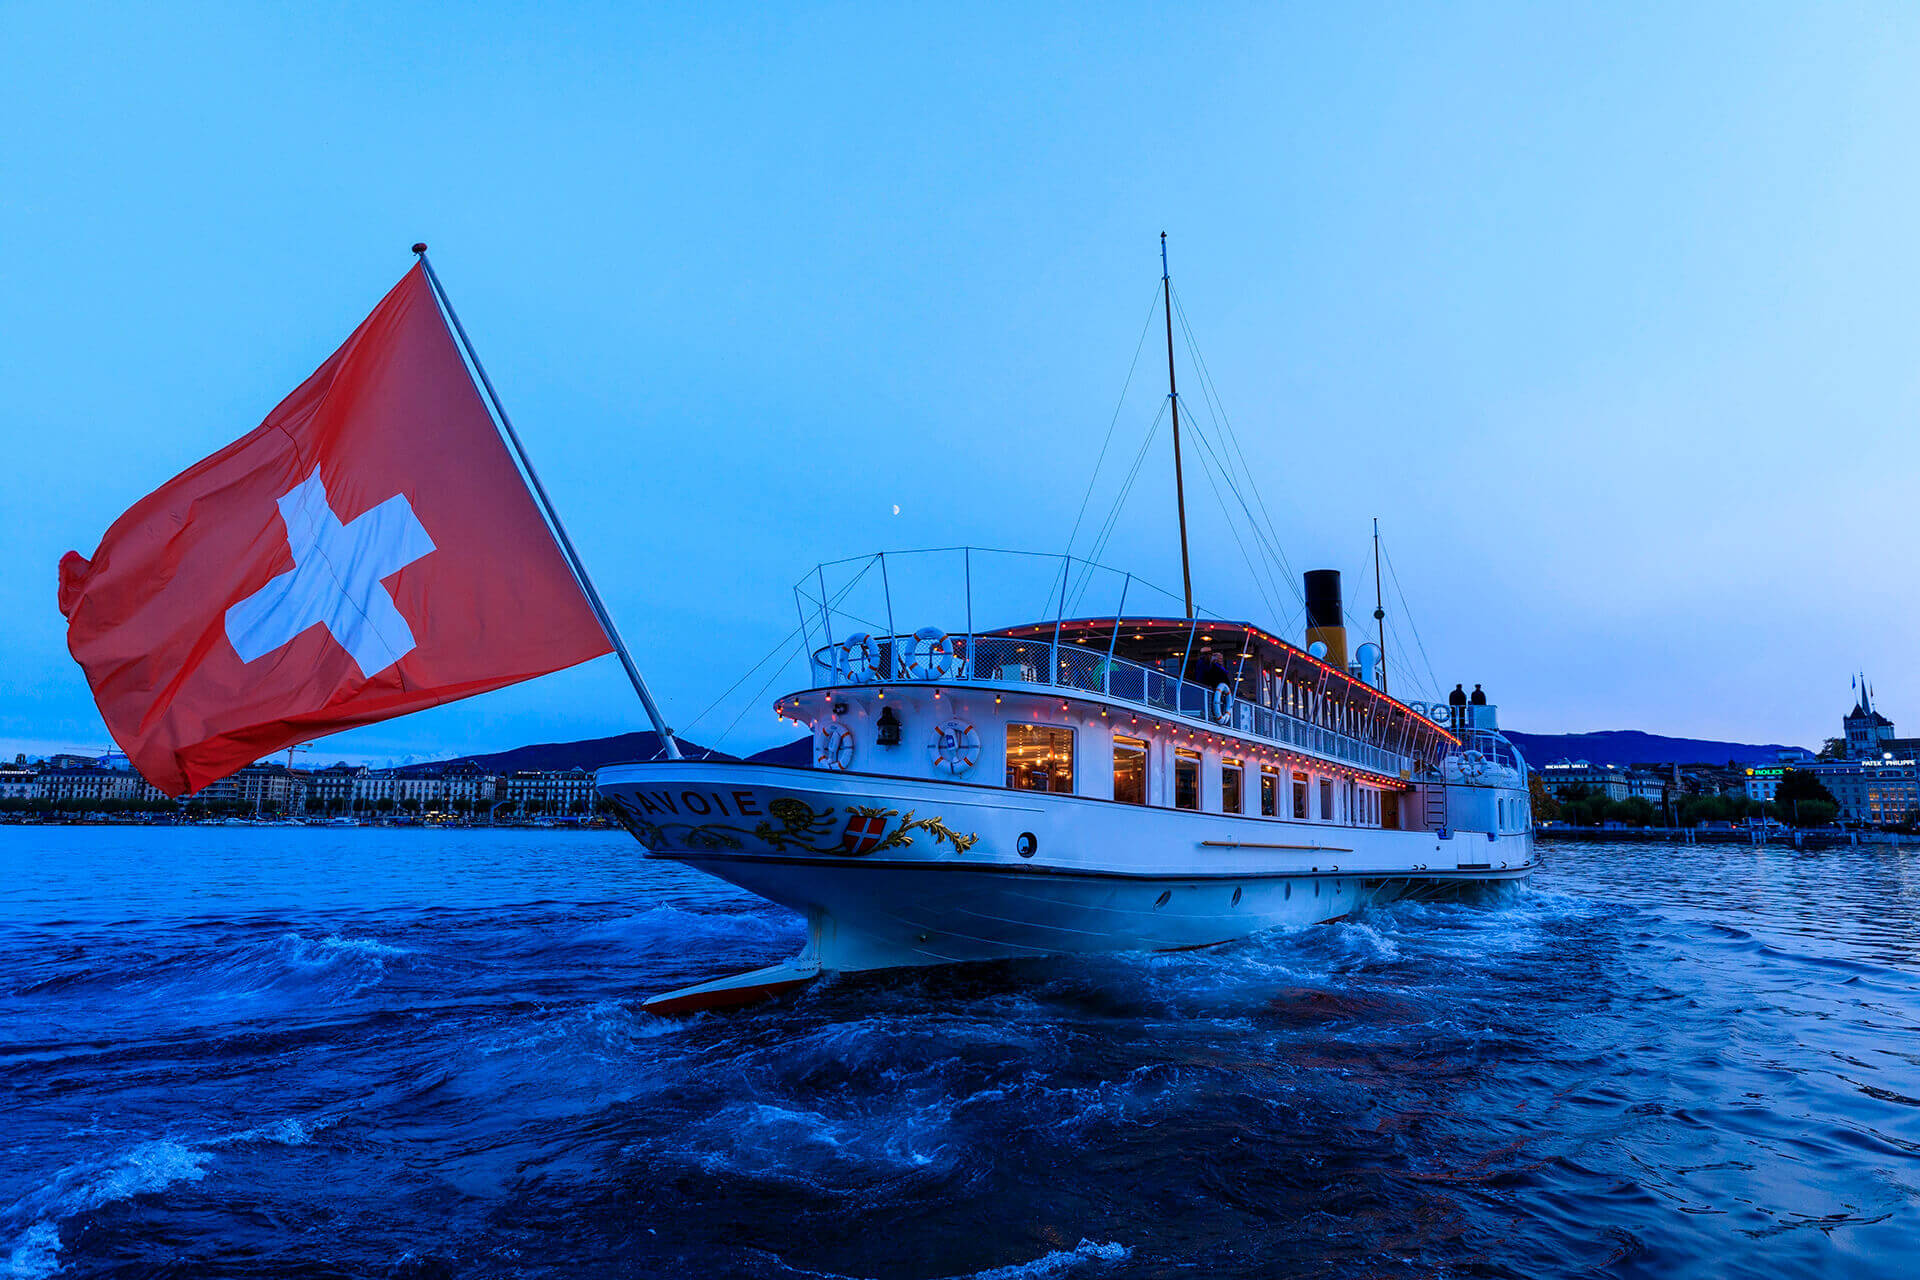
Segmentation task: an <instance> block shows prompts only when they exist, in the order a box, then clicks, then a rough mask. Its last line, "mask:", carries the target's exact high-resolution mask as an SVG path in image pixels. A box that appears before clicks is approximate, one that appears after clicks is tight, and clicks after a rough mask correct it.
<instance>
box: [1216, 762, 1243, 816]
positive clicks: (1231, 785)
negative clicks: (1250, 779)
mask: <svg viewBox="0 0 1920 1280" xmlns="http://www.w3.org/2000/svg"><path fill="white" fill-rule="evenodd" d="M1245 776H1246V771H1245V769H1243V768H1242V767H1241V764H1240V762H1239V761H1238V760H1222V761H1221V762H1220V812H1222V813H1241V812H1243V811H1244V806H1243V805H1242V803H1241V795H1240V786H1241V779H1242V778H1243V777H1245Z"/></svg>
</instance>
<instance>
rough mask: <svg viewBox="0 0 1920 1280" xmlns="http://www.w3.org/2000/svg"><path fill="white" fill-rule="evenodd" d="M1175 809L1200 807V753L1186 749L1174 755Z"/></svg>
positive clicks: (1183, 748)
mask: <svg viewBox="0 0 1920 1280" xmlns="http://www.w3.org/2000/svg"><path fill="white" fill-rule="evenodd" d="M1173 807H1174V808H1176V809H1198V808H1199V807H1200V753H1199V752H1198V751H1189V750H1187V749H1186V748H1185V747H1182V748H1180V749H1179V750H1178V751H1175V752H1174V753H1173Z"/></svg>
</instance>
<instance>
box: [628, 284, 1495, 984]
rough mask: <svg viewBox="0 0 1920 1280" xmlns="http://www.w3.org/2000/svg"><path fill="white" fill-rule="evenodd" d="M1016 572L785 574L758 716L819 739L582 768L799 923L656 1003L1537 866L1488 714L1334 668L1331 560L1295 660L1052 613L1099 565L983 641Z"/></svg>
mask: <svg viewBox="0 0 1920 1280" xmlns="http://www.w3.org/2000/svg"><path fill="white" fill-rule="evenodd" d="M1162 280H1163V282H1165V281H1166V275H1165V272H1164V270H1163V273H1162ZM1167 293H1168V305H1167V309H1168V334H1169V343H1168V357H1169V380H1170V391H1171V378H1172V341H1171V335H1172V315H1171V313H1172V305H1171V286H1170V284H1168V285H1167ZM1170 401H1171V404H1172V407H1173V409H1174V413H1175V415H1176V416H1175V455H1174V456H1175V466H1176V471H1175V474H1176V483H1177V480H1178V465H1179V463H1178V459H1179V444H1178V439H1179V437H1178V430H1179V426H1178V417H1177V415H1178V411H1179V399H1178V395H1177V392H1172V393H1171V394H1170ZM1182 505H1183V510H1182V523H1181V551H1182V563H1183V569H1184V568H1185V563H1186V550H1187V547H1186V534H1185V520H1184V504H1182ZM1007 558H1009V553H987V552H980V551H973V550H948V551H943V552H921V553H905V554H902V553H885V554H880V555H876V556H873V557H868V558H865V559H864V560H861V561H855V562H840V563H838V564H836V565H832V566H824V565H823V566H821V567H820V568H818V569H817V570H815V571H814V572H812V573H810V574H809V575H808V576H807V578H805V579H803V580H802V584H801V585H800V586H797V587H796V598H797V600H798V601H799V603H800V606H801V616H802V633H803V635H804V636H805V637H806V640H805V643H806V647H807V649H808V651H809V661H810V664H811V674H810V678H809V680H808V682H807V684H806V687H804V688H802V689H799V690H797V691H794V692H790V693H787V694H785V695H783V696H781V697H780V698H779V699H778V701H777V702H776V704H775V708H776V710H777V711H778V713H779V714H780V715H781V716H782V717H783V718H784V719H785V720H787V721H791V722H793V723H794V724H796V725H800V726H804V727H806V728H807V729H808V730H809V731H810V733H811V735H812V752H811V761H810V762H809V763H807V764H794V765H780V764H768V763H751V762H745V763H743V762H734V761H722V760H681V759H668V760H662V761H656V762H649V763H641V764H624V765H614V766H609V767H607V768H603V769H601V770H600V771H599V774H598V776H597V786H598V789H599V792H600V794H601V795H602V796H604V797H605V798H606V799H607V800H608V801H609V803H610V804H611V806H612V807H613V809H614V811H615V812H616V813H617V814H618V815H619V817H620V820H621V821H622V822H623V823H624V824H625V825H626V826H627V828H628V829H629V830H630V831H631V832H632V833H633V835H634V836H635V837H636V838H637V839H638V840H639V841H640V843H641V844H642V845H643V846H645V848H646V851H647V856H649V857H653V858H665V859H671V860H674V861H678V862H681V863H684V864H685V865H687V866H690V867H693V868H695V869H697V870H700V871H704V872H707V873H709V874H711V875H715V876H718V877H720V878H721V879H724V880H728V881H731V882H732V883H734V884H737V885H740V886H741V887H743V888H745V889H748V890H750V891H752V892H753V893H756V894H759V895H760V896H762V897H765V898H768V899H771V900H772V901H774V902H778V903H781V904H783V905H786V906H789V907H791V908H793V909H794V910H796V911H799V912H801V913H803V914H804V915H805V917H806V921H807V941H806V944H805V946H804V948H803V950H802V952H801V954H800V955H799V956H797V957H795V958H794V959H793V960H791V961H789V962H786V963H784V964H778V965H774V966H771V967H769V968H766V969H762V970H756V971H755V972H753V973H749V974H741V975H737V976H734V977H728V978H722V979H719V980H716V981H714V982H709V983H703V984H700V985H698V986H694V987H688V988H685V989H683V990H680V991H676V992H671V993H668V994H666V995H663V996H658V997H655V998H654V999H653V1000H651V1001H649V1002H648V1007H649V1008H652V1009H655V1010H656V1011H659V1012H663V1013H673V1012H683V1011H688V1010H693V1009H699V1008H706V1007H714V1006H719V1005H725V1004H731V1003H739V1002H744V1001H746V1000H750V999H754V998H758V997H761V996H764V995H767V994H769V993H772V992H776V991H779V990H783V989H786V988H790V987H792V986H795V985H798V984H801V983H805V982H807V981H810V980H811V979H813V978H814V977H816V976H818V975H819V974H820V973H821V972H823V971H852V970H864V969H882V968H891V967H895V966H908V965H933V964H949V963H955V962H960V961H974V960H990V959H1005V958H1011V957H1024V956H1045V955H1057V954H1061V953H1072V952H1092V951H1168V950H1178V949H1182V948H1189V947H1204V946H1208V945H1211V944H1215V943H1221V942H1226V941H1230V940H1232V939H1236V938H1241V937H1244V936H1246V935H1248V934H1252V933H1256V932H1258V931H1260V930H1264V929H1274V928H1283V927H1288V926H1298V925H1306V924H1312V923H1317V922H1321V921H1329V920H1337V919H1339V918H1341V917H1343V916H1347V915H1350V914H1352V913H1353V912H1354V911H1356V910H1358V909H1359V908H1361V907H1363V906H1366V905H1368V904H1377V903H1382V902H1387V901H1391V900H1394V899H1397V898H1402V897H1407V896H1410V895H1434V894H1441V893H1454V892H1458V891H1459V890H1460V889H1462V888H1463V887H1465V886H1477V885H1485V884H1489V883H1498V882H1510V881H1517V880H1522V879H1524V878H1526V877H1527V876H1528V874H1529V872H1530V870H1531V867H1532V865H1533V847H1532V818H1531V814H1530V813H1529V811H1528V810H1529V806H1528V788H1527V767H1526V764H1525V761H1524V760H1523V759H1522V758H1521V757H1520V755H1519V753H1518V752H1517V751H1516V750H1515V749H1514V748H1513V747H1512V745H1511V744H1510V743H1508V741H1507V740H1506V739H1505V738H1504V737H1502V736H1501V734H1500V732H1499V728H1498V724H1497V716H1496V712H1495V709H1494V708H1493V707H1492V706H1466V707H1455V706H1451V705H1426V704H1423V703H1420V702H1403V701H1400V700H1398V699H1396V698H1394V697H1393V696H1391V695H1390V694H1389V693H1388V692H1387V689H1386V687H1385V685H1386V671H1385V668H1384V665H1383V661H1382V659H1383V654H1382V652H1381V648H1380V646H1379V645H1376V644H1373V643H1366V644H1362V645H1360V646H1359V647H1358V648H1357V649H1356V651H1355V652H1354V653H1353V654H1352V655H1351V657H1350V656H1349V653H1348V645H1347V629H1346V625H1345V611H1344V608H1343V604H1342V600H1341V584H1340V575H1339V574H1338V573H1337V572H1334V571H1332V570H1317V571H1314V572H1310V573H1308V574H1307V575H1305V582H1304V584H1303V585H1304V590H1303V593H1302V594H1303V598H1304V603H1305V623H1306V626H1305V630H1304V634H1303V635H1302V636H1301V639H1300V642H1299V643H1293V642H1290V641H1288V640H1286V639H1284V638H1283V637H1281V636H1280V635H1277V634H1275V633H1274V632H1273V631H1270V630H1267V629H1265V628H1263V627H1260V626H1258V625H1255V624H1253V623H1251V622H1244V621H1232V620H1228V619H1226V618H1220V617H1206V616H1201V615H1200V614H1198V613H1196V611H1195V610H1194V609H1193V607H1192V603H1191V601H1192V594H1191V587H1190V585H1189V587H1188V590H1187V591H1186V593H1185V595H1184V597H1183V599H1184V608H1183V609H1182V611H1181V613H1180V614H1179V615H1178V616H1167V614H1158V615H1155V614H1143V613H1139V612H1134V613H1129V612H1128V611H1127V607H1126V605H1127V597H1128V595H1129V593H1130V592H1136V591H1138V590H1139V589H1140V587H1141V584H1140V582H1139V580H1138V579H1135V578H1132V577H1130V576H1129V577H1125V578H1124V579H1122V580H1121V584H1120V592H1119V600H1118V603H1117V605H1116V607H1115V608H1113V609H1112V610H1110V611H1106V612H1101V613H1098V614H1094V615H1092V616H1088V615H1086V614H1085V613H1084V612H1083V611H1081V610H1080V609H1079V608H1077V607H1076V608H1073V609H1070V608H1069V604H1070V603H1072V604H1074V605H1076V606H1077V605H1078V604H1079V602H1081V601H1082V600H1084V599H1085V598H1086V593H1087V590H1088V584H1089V583H1090V582H1092V581H1094V580H1095V579H1096V578H1097V577H1099V576H1100V575H1103V574H1105V572H1106V571H1099V570H1095V569H1094V568H1093V567H1092V566H1090V565H1088V564H1087V563H1086V562H1085V561H1079V560H1075V559H1073V558H1071V557H1067V556H1055V557H1050V558H1044V557H1043V558H1038V559H1037V560H1025V561H1023V563H1025V564H1028V565H1029V566H1030V565H1032V564H1034V563H1040V564H1044V565H1045V566H1046V571H1047V575H1048V578H1047V581H1048V585H1047V603H1048V605H1049V608H1048V611H1047V612H1048V613H1049V614H1050V615H1051V616H1044V617H1042V618H1040V619H1037V620H1036V619H1033V618H1031V617H1029V618H1027V619H1025V620H1021V619H1018V618H1010V619H1004V620H1003V621H1000V622H998V623H997V624H994V625H987V626H981V625H978V622H977V619H981V618H985V619H987V620H988V621H989V622H992V620H993V618H994V615H995V614H996V612H998V611H1001V610H1005V609H1006V608H1007V607H1008V604H1007V601H1008V599H1009V596H1008V595H1007V594H1005V593H1000V592H990V591H983V590H979V589H978V588H977V583H978V582H979V581H980V579H981V578H982V577H983V576H991V575H987V574H985V573H984V571H985V570H987V569H989V568H990V567H993V566H996V565H1001V564H1003V563H1004V561H1005V560H1006V559H1007ZM830 571H831V572H832V573H833V574H834V575H837V580H836V581H834V582H830V581H829V576H830ZM1113 576H1114V577H1115V578H1118V577H1119V575H1113ZM1186 580H1187V582H1188V583H1189V584H1190V583H1191V575H1190V573H1189V574H1187V575H1186ZM863 583H864V584H866V586H867V587H868V589H869V590H868V596H867V597H866V598H864V599H862V600H861V601H860V602H859V607H855V599H854V596H855V588H856V587H857V586H859V585H860V584H863ZM876 583H877V584H878V591H877V594H874V592H873V587H874V586H875V584H876ZM928 583H934V584H942V583H944V584H946V585H945V587H944V589H942V588H939V587H938V586H936V587H934V588H929V587H928V585H927V584H928ZM1027 598H1029V599H1031V598H1033V597H1030V596H1029V597H1027ZM1136 599H1137V595H1136ZM1168 612H1169V613H1170V612H1171V611H1170V610H1169V611H1168ZM1070 613H1071V614H1074V615H1075V616H1069V614H1070ZM1378 616H1380V615H1379V612H1378V609H1377V607H1376V617H1378ZM869 618H871V619H875V620H877V621H879V622H880V625H878V626H875V625H874V624H873V623H872V622H868V621H864V620H865V619H869ZM896 618H904V619H906V620H909V621H911V622H914V623H919V624H921V625H918V626H916V627H915V628H914V629H912V630H907V629H905V628H899V627H896V626H895V624H894V620H895V619H896ZM1382 639H1383V640H1384V636H1383V637H1382ZM668 741H669V743H670V742H671V739H670V738H669V739H668Z"/></svg>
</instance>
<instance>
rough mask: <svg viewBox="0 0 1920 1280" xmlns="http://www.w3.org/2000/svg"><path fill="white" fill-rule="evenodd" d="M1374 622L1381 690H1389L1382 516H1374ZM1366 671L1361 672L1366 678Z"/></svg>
mask: <svg viewBox="0 0 1920 1280" xmlns="http://www.w3.org/2000/svg"><path fill="white" fill-rule="evenodd" d="M1373 622H1374V625H1375V626H1377V627H1379V628H1380V692H1382V693H1385V692H1386V691H1387V611H1386V609H1385V608H1384V607H1383V606H1382V605H1381V603H1380V517H1379V516H1375V517H1374V518H1373ZM1365 674H1366V673H1365V672H1362V673H1361V676H1362V678H1363V679H1364V678H1365Z"/></svg>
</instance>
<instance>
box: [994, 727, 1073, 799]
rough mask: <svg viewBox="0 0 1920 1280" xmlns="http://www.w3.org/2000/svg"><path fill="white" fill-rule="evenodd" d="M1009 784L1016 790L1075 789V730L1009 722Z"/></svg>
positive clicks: (1063, 790)
mask: <svg viewBox="0 0 1920 1280" xmlns="http://www.w3.org/2000/svg"><path fill="white" fill-rule="evenodd" d="M1007 785H1008V786H1009V787H1012V788H1013V789H1014V790H1016V791H1057V792H1062V793H1071V792H1072V790H1073V730H1071V729H1058V728H1054V727H1053V726H1051V725H1043V724H1010V725H1008V726H1007Z"/></svg>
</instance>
